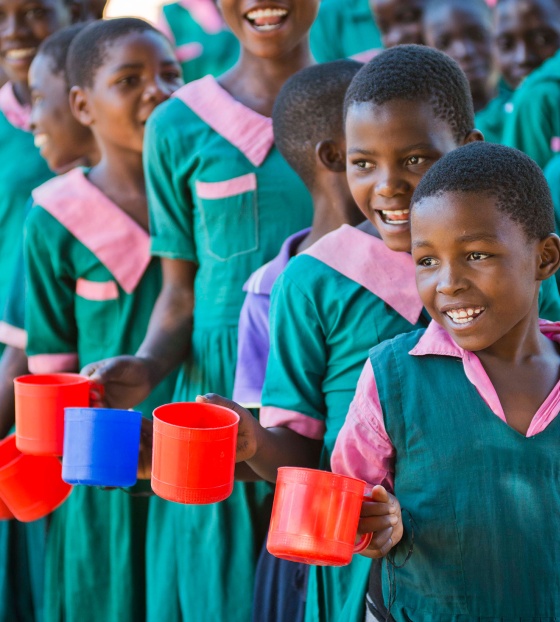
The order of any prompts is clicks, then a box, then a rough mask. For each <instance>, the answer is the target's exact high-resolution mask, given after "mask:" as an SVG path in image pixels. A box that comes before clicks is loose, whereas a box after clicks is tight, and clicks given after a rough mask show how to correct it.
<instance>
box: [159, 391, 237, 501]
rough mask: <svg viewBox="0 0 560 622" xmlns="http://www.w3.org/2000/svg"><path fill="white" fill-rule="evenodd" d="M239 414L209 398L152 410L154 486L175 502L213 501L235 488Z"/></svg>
mask: <svg viewBox="0 0 560 622" xmlns="http://www.w3.org/2000/svg"><path fill="white" fill-rule="evenodd" d="M238 426H239V416H238V415H237V414H236V413H234V412H233V411H232V410H230V409H229V408H224V407H223V406H214V405H213V404H196V403H191V402H179V403H177V404H166V405H165V406H160V407H159V408H156V409H155V410H154V441H153V457H152V490H153V491H154V492H155V493H156V495H158V496H159V497H162V498H163V499H167V500H168V501H176V502H177V503H196V504H203V503H216V502H218V501H223V500H224V499H227V497H229V495H230V494H231V492H232V490H233V474H234V471H235V449H236V446H237V428H238Z"/></svg>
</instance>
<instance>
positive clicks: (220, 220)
mask: <svg viewBox="0 0 560 622" xmlns="http://www.w3.org/2000/svg"><path fill="white" fill-rule="evenodd" d="M196 196H197V201H198V206H199V209H200V214H201V222H202V229H203V233H204V236H205V240H206V249H207V252H208V254H210V255H212V256H213V257H214V258H215V259H218V260H220V261H226V260H228V259H231V258H232V257H236V256H237V255H243V254H246V253H251V252H254V251H256V250H257V249H258V247H259V217H258V209H257V176H256V175H255V173H249V174H247V175H242V176H241V177H234V178H233V179H226V180H224V181H217V182H203V181H197V182H196Z"/></svg>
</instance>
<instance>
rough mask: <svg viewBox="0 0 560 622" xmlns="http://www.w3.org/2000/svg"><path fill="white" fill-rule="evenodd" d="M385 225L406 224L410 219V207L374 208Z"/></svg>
mask: <svg viewBox="0 0 560 622" xmlns="http://www.w3.org/2000/svg"><path fill="white" fill-rule="evenodd" d="M375 211H376V212H377V213H378V214H379V215H380V217H381V220H382V221H383V222H384V223H385V224H387V225H394V226H398V225H407V224H408V223H409V221H410V209H393V210H375Z"/></svg>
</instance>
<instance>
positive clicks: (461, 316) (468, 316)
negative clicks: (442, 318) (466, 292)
mask: <svg viewBox="0 0 560 622" xmlns="http://www.w3.org/2000/svg"><path fill="white" fill-rule="evenodd" d="M485 310H486V309H485V307H462V308H459V309H449V310H448V311H445V315H446V316H447V317H448V318H449V319H450V320H451V321H452V322H453V324H459V325H461V324H470V323H471V322H474V321H475V320H476V319H477V318H479V317H480V316H481V315H482V314H483V313H484V311H485Z"/></svg>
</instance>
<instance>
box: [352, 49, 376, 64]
mask: <svg viewBox="0 0 560 622" xmlns="http://www.w3.org/2000/svg"><path fill="white" fill-rule="evenodd" d="M382 51H383V50H382V49H381V48H374V49H373V50H365V51H364V52H359V53H358V54H354V56H351V57H350V58H351V59H352V60H355V61H357V62H358V63H369V61H370V60H371V59H372V58H375V57H376V56H377V55H378V54H379V53H380V52H382Z"/></svg>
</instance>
